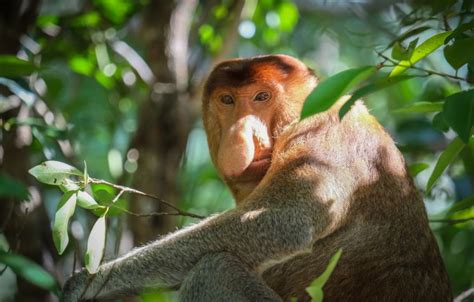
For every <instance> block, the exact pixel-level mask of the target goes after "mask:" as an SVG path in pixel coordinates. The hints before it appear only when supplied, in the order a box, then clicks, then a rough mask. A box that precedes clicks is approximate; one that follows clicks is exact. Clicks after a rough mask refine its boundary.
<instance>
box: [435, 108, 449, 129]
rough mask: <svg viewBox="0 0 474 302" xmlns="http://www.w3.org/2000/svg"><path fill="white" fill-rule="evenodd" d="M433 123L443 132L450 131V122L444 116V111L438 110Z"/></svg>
mask: <svg viewBox="0 0 474 302" xmlns="http://www.w3.org/2000/svg"><path fill="white" fill-rule="evenodd" d="M431 124H432V125H433V128H435V129H437V130H439V131H441V132H448V130H449V125H448V122H446V119H445V118H444V114H443V112H438V113H437V114H436V115H435V116H434V117H433V120H432V121H431Z"/></svg>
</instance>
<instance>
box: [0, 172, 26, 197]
mask: <svg viewBox="0 0 474 302" xmlns="http://www.w3.org/2000/svg"><path fill="white" fill-rule="evenodd" d="M0 197H3V198H13V199H16V200H19V201H24V200H26V199H28V189H27V188H26V186H25V185H24V184H23V183H22V182H21V181H19V180H17V179H15V178H13V177H11V176H10V175H7V174H6V173H4V172H1V173H0Z"/></svg>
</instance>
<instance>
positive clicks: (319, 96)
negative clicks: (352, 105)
mask: <svg viewBox="0 0 474 302" xmlns="http://www.w3.org/2000/svg"><path fill="white" fill-rule="evenodd" d="M376 70H377V69H376V68H375V67H373V66H364V67H360V68H354V69H348V70H344V71H342V72H339V73H337V74H335V75H333V76H332V77H329V78H327V79H326V80H324V81H322V82H321V83H319V84H318V86H316V89H314V90H313V92H312V93H311V94H310V95H309V97H308V99H307V100H306V101H305V103H304V106H303V110H302V112H301V119H304V118H306V117H308V116H311V115H313V114H315V113H318V112H322V111H325V110H327V109H328V108H330V107H331V106H332V105H333V104H334V103H335V102H336V101H337V100H338V99H339V98H340V97H341V96H343V95H344V94H345V93H346V92H347V91H349V89H351V88H352V87H354V86H355V85H357V84H359V83H360V82H362V81H364V80H365V79H367V78H368V77H369V76H371V75H372V74H374V73H375V71H376Z"/></svg>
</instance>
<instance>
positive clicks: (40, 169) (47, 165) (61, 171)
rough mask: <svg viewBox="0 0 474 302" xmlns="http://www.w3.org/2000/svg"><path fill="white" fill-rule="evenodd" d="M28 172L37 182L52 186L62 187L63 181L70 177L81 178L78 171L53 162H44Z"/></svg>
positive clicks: (66, 165)
mask: <svg viewBox="0 0 474 302" xmlns="http://www.w3.org/2000/svg"><path fill="white" fill-rule="evenodd" d="M28 172H29V173H30V174H31V175H33V176H34V177H35V178H36V179H37V180H38V181H40V182H42V183H45V184H48V185H53V186H59V185H62V184H63V180H64V179H66V178H69V177H71V176H80V177H82V173H81V171H79V170H78V169H76V168H74V167H73V166H70V165H68V164H65V163H62V162H59V161H54V160H50V161H45V162H43V163H41V164H39V165H37V166H35V167H33V168H31V169H30V170H29V171H28Z"/></svg>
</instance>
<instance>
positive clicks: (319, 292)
mask: <svg viewBox="0 0 474 302" xmlns="http://www.w3.org/2000/svg"><path fill="white" fill-rule="evenodd" d="M341 255H342V249H339V250H338V251H337V252H336V253H335V254H334V255H333V256H332V257H331V259H330V260H329V264H328V266H327V268H326V270H325V271H324V272H323V273H322V274H321V276H319V277H318V278H316V279H315V280H314V281H313V282H311V284H310V285H309V286H308V287H307V288H306V291H307V292H308V293H309V295H310V297H311V299H312V300H311V301H313V302H322V301H323V297H324V294H323V286H324V284H326V282H327V281H328V279H329V277H330V276H331V274H332V272H333V271H334V269H335V268H336V265H337V262H338V261H339V259H340V258H341Z"/></svg>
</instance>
